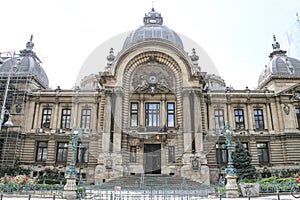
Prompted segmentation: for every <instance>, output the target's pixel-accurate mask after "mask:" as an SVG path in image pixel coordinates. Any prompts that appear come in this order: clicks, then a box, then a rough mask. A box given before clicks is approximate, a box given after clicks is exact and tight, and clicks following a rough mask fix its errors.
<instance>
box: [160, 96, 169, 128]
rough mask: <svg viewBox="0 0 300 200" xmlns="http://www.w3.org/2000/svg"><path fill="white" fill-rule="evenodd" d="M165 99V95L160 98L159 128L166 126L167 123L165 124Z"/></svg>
mask: <svg viewBox="0 0 300 200" xmlns="http://www.w3.org/2000/svg"><path fill="white" fill-rule="evenodd" d="M166 106H167V105H166V97H165V95H162V97H161V108H160V109H161V111H160V113H161V114H162V115H161V120H160V126H161V127H162V126H163V125H166V126H167V125H168V122H167V118H168V117H167V109H166Z"/></svg>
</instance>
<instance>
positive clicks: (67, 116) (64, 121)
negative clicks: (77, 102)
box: [60, 109, 71, 128]
mask: <svg viewBox="0 0 300 200" xmlns="http://www.w3.org/2000/svg"><path fill="white" fill-rule="evenodd" d="M70 122H71V109H62V112H61V123H60V128H70Z"/></svg>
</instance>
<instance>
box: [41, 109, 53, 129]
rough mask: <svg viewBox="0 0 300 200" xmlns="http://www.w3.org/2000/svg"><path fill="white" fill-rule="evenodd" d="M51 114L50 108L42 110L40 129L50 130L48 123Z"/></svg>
mask: <svg viewBox="0 0 300 200" xmlns="http://www.w3.org/2000/svg"><path fill="white" fill-rule="evenodd" d="M51 114H52V109H51V108H44V109H43V114H42V124H41V127H42V128H50V122H51Z"/></svg>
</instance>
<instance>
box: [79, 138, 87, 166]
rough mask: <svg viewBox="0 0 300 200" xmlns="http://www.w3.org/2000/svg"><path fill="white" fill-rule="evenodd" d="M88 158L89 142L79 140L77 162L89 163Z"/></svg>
mask: <svg viewBox="0 0 300 200" xmlns="http://www.w3.org/2000/svg"><path fill="white" fill-rule="evenodd" d="M88 158H89V152H88V144H87V143H81V142H79V143H78V147H77V163H87V162H88Z"/></svg>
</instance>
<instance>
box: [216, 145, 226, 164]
mask: <svg viewBox="0 0 300 200" xmlns="http://www.w3.org/2000/svg"><path fill="white" fill-rule="evenodd" d="M227 154H228V152H227V147H226V145H225V144H224V143H218V144H216V158H217V163H218V164H226V163H227V162H228V155H227Z"/></svg>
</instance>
